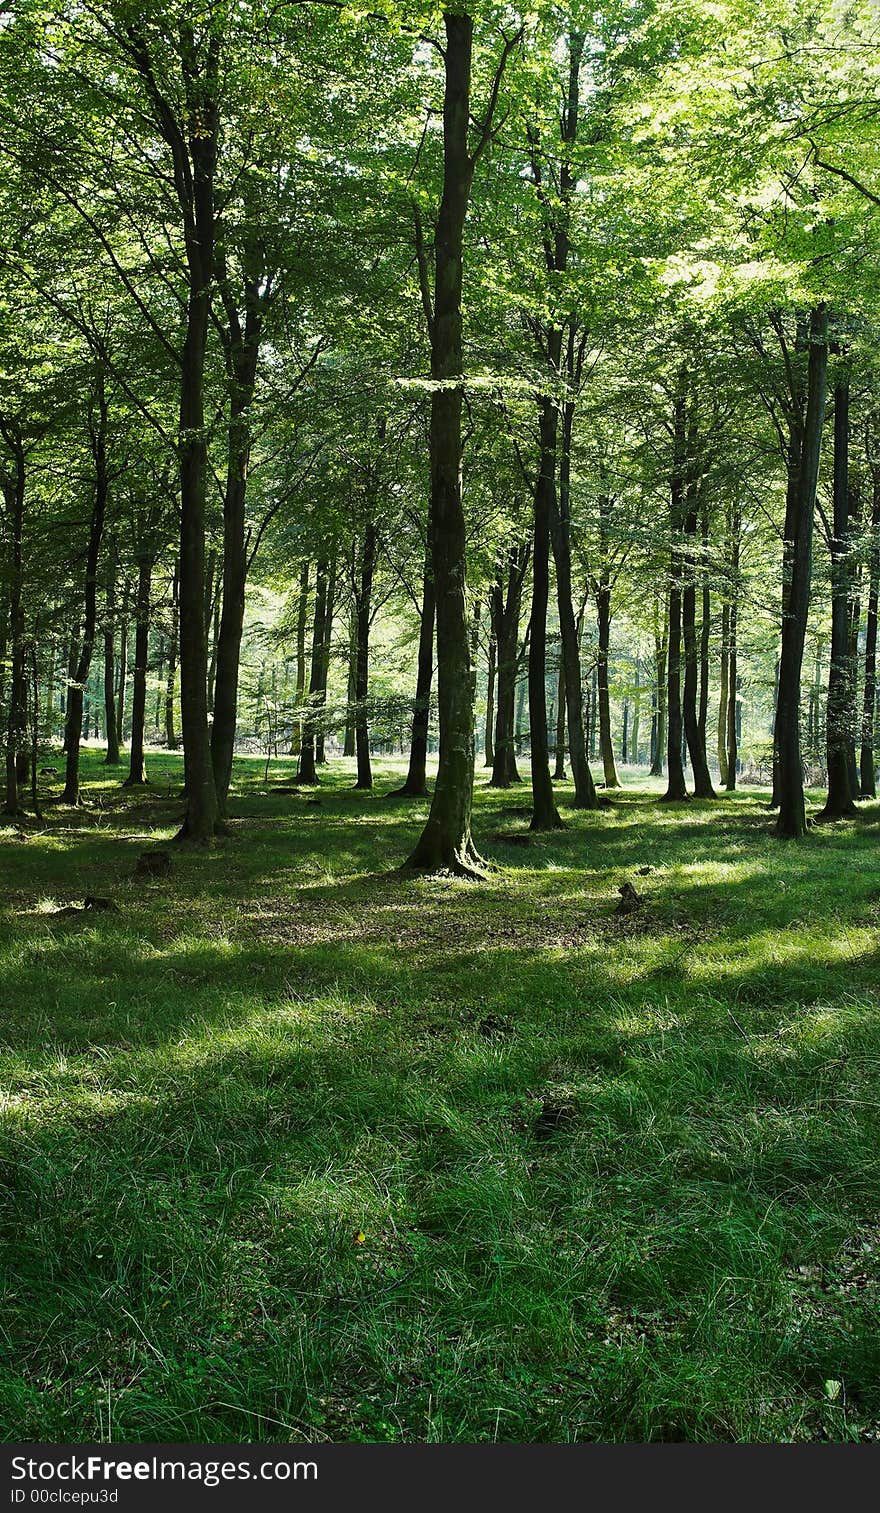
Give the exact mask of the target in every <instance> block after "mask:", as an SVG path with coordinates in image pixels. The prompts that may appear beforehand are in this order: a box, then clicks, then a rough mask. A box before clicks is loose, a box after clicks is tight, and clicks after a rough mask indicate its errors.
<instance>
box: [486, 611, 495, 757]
mask: <svg viewBox="0 0 880 1513" xmlns="http://www.w3.org/2000/svg"><path fill="white" fill-rule="evenodd" d="M497 653H498V646H497V642H496V640H495V630H494V626H493V628H492V629H491V630H490V633H489V660H488V665H487V668H486V723H485V726H484V732H485V734H484V740H483V755H484V761H483V766H484V767H491V766H492V765H493V763H494V761H495V659H496V656H497Z"/></svg>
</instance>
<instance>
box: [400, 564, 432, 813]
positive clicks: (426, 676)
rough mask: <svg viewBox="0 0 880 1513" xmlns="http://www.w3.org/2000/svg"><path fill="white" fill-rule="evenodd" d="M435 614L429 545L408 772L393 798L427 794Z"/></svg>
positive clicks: (423, 587) (423, 584)
mask: <svg viewBox="0 0 880 1513" xmlns="http://www.w3.org/2000/svg"><path fill="white" fill-rule="evenodd" d="M435 610H436V601H435V595H434V568H433V565H432V554H431V548H430V545H429V546H428V549H427V553H426V557H425V572H424V578H423V581H422V614H421V623H420V626H419V653H418V664H417V668H416V696H415V701H414V703H413V717H412V734H411V737H410V747H409V771H408V773H407V775H406V782H405V783H404V785H403V787H402V788H398V789H396V790H395V791H396V793H397V794H399V795H405V796H406V797H408V798H424V797H425V796H426V795H427V792H428V780H427V763H428V728H429V724H430V716H431V684H432V682H433V680H434V619H435Z"/></svg>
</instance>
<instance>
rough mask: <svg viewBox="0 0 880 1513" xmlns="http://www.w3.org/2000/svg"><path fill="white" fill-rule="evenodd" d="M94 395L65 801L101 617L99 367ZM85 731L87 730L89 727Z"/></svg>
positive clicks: (102, 400)
mask: <svg viewBox="0 0 880 1513" xmlns="http://www.w3.org/2000/svg"><path fill="white" fill-rule="evenodd" d="M93 398H94V405H95V408H94V412H93V414H92V416H91V419H90V426H89V431H90V435H89V442H90V448H91V453H92V462H93V465H94V470H95V493H94V499H93V502H92V517H91V520H90V522H89V544H88V548H87V551H86V583H85V615H84V619H83V633H82V641H81V643H80V652H79V658H78V660H77V666H76V673H75V676H74V681H73V683H72V684H71V685H70V689H69V692H68V697H67V719H66V738H67V740H66V744H67V764H66V771H65V777H64V793H63V795H62V798H63V801H64V803H65V804H78V803H79V747H80V740H81V739H82V733H83V698H84V693H85V687H86V684H87V682H88V677H89V669H90V667H91V665H92V650H93V648H94V645H95V630H96V627H97V621H98V554H99V552H100V550H101V540H102V537H103V534H104V520H105V517H106V513H107V400H106V395H105V391H104V378H103V374H102V373H101V371H100V370H99V372H98V376H97V380H96V386H95V393H94V395H93ZM86 734H88V729H87V730H86Z"/></svg>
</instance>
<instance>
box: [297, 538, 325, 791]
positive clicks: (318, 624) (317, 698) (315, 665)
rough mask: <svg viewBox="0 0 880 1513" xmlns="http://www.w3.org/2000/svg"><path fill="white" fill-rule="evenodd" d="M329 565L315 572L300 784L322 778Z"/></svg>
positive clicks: (301, 746)
mask: <svg viewBox="0 0 880 1513" xmlns="http://www.w3.org/2000/svg"><path fill="white" fill-rule="evenodd" d="M327 580H328V564H327V561H326V559H325V558H321V559H320V560H319V562H318V565H317V568H316V572H315V610H314V620H313V622H312V662H311V670H310V674H309V701H308V705H307V708H306V713H305V717H304V719H303V722H302V740H301V742H300V750H299V769H298V771H297V776H296V780H297V782H298V783H305V784H310V785H311V784H314V783H317V781H318V775H317V772H316V771H315V725H316V721H317V718H318V710H319V705H320V703H321V692H322V687H323V683H322V663H323V656H324V622H325V620H326V616H327Z"/></svg>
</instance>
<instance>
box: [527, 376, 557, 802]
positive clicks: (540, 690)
mask: <svg viewBox="0 0 880 1513" xmlns="http://www.w3.org/2000/svg"><path fill="white" fill-rule="evenodd" d="M540 429H541V451H540V468H539V473H538V481H537V484H536V487H535V531H534V538H533V544H532V614H531V620H530V621H529V737H530V745H531V772H532V824H531V828H532V829H533V830H558V829H559V828H560V827H561V825H562V820H561V819H560V817H559V813H558V811H557V808H556V803H555V801H554V798H553V783H552V781H551V778H550V754H549V749H548V741H547V602H548V599H549V595H550V520H551V514H552V496H553V494H554V493H555V491H556V431H557V411H556V407H555V405H554V403H553V401H552V399H548V398H544V399H542V400H541V401H540Z"/></svg>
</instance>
